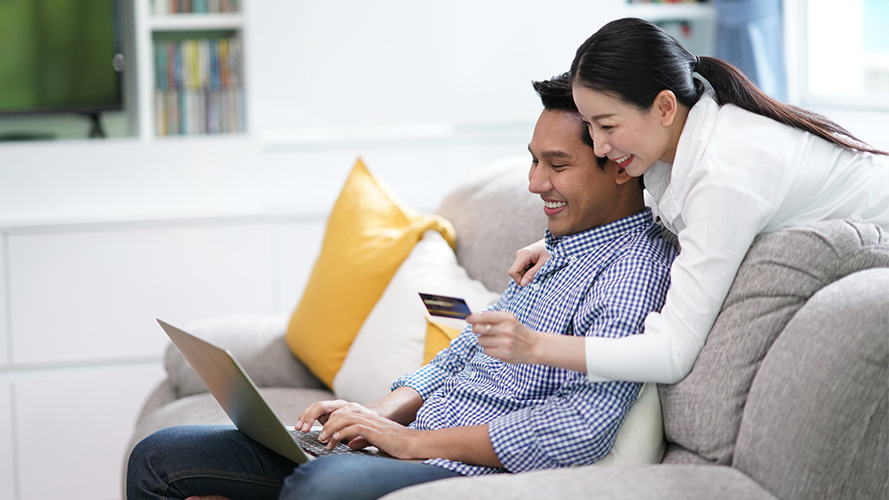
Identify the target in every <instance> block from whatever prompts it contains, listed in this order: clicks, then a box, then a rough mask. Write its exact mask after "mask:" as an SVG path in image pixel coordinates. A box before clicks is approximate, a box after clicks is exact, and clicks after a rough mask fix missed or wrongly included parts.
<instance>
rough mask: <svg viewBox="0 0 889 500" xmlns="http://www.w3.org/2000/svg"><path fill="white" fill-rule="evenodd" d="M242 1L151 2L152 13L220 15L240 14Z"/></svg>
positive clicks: (173, 0) (191, 0)
mask: <svg viewBox="0 0 889 500" xmlns="http://www.w3.org/2000/svg"><path fill="white" fill-rule="evenodd" d="M240 11H241V0H151V13H152V14H156V15H163V14H218V13H225V12H240Z"/></svg>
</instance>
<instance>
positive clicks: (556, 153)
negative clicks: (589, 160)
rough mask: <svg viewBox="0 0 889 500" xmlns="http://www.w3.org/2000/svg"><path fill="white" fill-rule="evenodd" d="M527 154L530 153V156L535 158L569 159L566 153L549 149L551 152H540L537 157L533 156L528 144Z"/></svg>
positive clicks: (569, 156)
mask: <svg viewBox="0 0 889 500" xmlns="http://www.w3.org/2000/svg"><path fill="white" fill-rule="evenodd" d="M528 152H529V153H531V156H535V157H538V156H539V157H540V158H559V159H562V158H568V159H570V158H571V155H570V154H568V153H566V152H565V151H562V150H561V149H551V150H547V151H542V152H541V153H540V154H539V155H536V154H534V152H533V151H531V145H530V144H528Z"/></svg>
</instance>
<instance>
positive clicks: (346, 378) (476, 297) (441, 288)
mask: <svg viewBox="0 0 889 500" xmlns="http://www.w3.org/2000/svg"><path fill="white" fill-rule="evenodd" d="M504 272H505V271H504ZM420 292H429V293H435V294H439V295H448V296H452V297H463V298H464V299H466V303H467V304H469V308H470V310H472V311H480V310H482V309H484V308H486V307H488V306H489V305H491V304H492V303H494V302H495V301H496V300H497V299H498V298H499V297H500V294H499V293H495V292H491V291H489V290H488V289H487V288H485V286H484V285H482V284H481V283H480V282H478V281H475V280H473V279H471V278H469V276H468V275H467V274H466V271H465V270H464V269H463V268H462V267H460V265H459V264H457V257H456V256H455V255H454V251H453V250H452V249H451V247H450V246H448V244H447V242H445V240H444V238H442V237H441V235H440V234H439V233H438V232H436V231H427V232H426V233H425V234H424V235H423V239H422V240H420V241H419V242H418V243H417V245H416V246H415V247H414V249H413V251H411V253H410V255H408V257H407V259H405V260H404V262H402V264H401V266H400V267H399V268H398V271H396V273H395V275H394V276H392V280H391V281H390V282H389V285H388V286H387V287H386V290H385V291H384V292H383V295H382V297H380V300H379V301H378V302H377V304H376V305H375V306H374V308H373V310H372V311H371V313H370V314H369V315H368V317H367V319H366V320H365V321H364V324H362V326H361V329H360V330H359V331H358V336H356V337H355V340H354V341H353V342H352V346H351V347H350V348H349V353H348V354H347V355H346V359H345V361H343V365H342V367H341V368H340V370H339V372H337V374H336V377H334V379H333V389H334V392H335V393H336V395H337V397H340V398H343V399H345V400H348V401H355V402H359V403H369V402H371V401H375V400H377V399H379V398H381V397H383V396H385V395H386V394H388V393H389V387H390V386H391V384H392V382H394V381H395V379H396V378H398V377H400V376H402V375H404V374H406V373H410V372H412V371H414V370H416V369H417V368H420V367H421V366H422V364H423V350H424V347H425V343H426V330H427V323H426V315H427V312H426V307H425V306H424V305H423V301H422V300H420V296H419V293H420ZM344 306H345V305H344ZM435 321H437V322H440V323H447V324H448V325H449V326H452V325H453V321H454V320H449V321H446V320H445V319H444V318H435ZM460 323H462V324H463V325H465V323H464V322H462V320H460ZM457 326H459V323H458V325H457Z"/></svg>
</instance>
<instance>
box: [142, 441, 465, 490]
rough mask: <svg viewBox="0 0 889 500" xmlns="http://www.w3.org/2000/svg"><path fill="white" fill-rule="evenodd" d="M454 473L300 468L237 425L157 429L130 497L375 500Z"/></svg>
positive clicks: (407, 466) (383, 463)
mask: <svg viewBox="0 0 889 500" xmlns="http://www.w3.org/2000/svg"><path fill="white" fill-rule="evenodd" d="M456 476H459V474H457V473H455V472H451V471H449V470H447V469H443V468H441V467H436V466H431V465H424V464H420V463H417V462H409V461H403V460H396V459H390V458H381V457H374V456H366V455H338V456H328V457H321V458H319V459H317V460H313V461H311V462H308V463H307V464H304V465H302V466H299V467H297V465H296V464H295V463H293V462H291V461H290V460H288V459H286V458H283V457H281V456H280V455H278V454H277V453H274V452H272V451H270V450H268V449H267V448H265V447H264V446H262V445H260V444H258V443H256V442H255V441H253V440H252V439H250V438H248V437H247V436H245V435H244V434H242V433H241V432H239V431H238V430H237V429H235V428H234V427H231V426H182V427H172V428H169V429H164V430H161V431H158V432H157V433H155V434H153V435H151V436H149V437H148V438H146V439H145V440H143V441H142V442H141V443H139V445H138V446H137V447H136V449H135V450H133V453H132V455H131V456H130V463H129V468H128V477H127V493H128V498H130V499H138V498H157V497H168V498H186V497H188V496H190V495H219V494H222V495H225V496H228V497H231V498H239V497H246V498H270V499H274V498H279V496H280V498H283V499H291V498H292V499H295V498H309V497H307V496H305V495H306V492H311V493H312V494H313V495H317V496H318V497H319V498H321V497H323V498H338V497H339V496H342V497H343V498H346V497H348V498H377V497H379V496H382V495H384V494H386V493H388V492H390V491H394V490H396V489H399V488H403V487H406V486H409V485H412V484H419V483H422V482H426V481H432V480H436V479H442V478H446V477H456ZM282 487H283V491H282ZM146 490H147V492H146ZM152 495H154V496H152Z"/></svg>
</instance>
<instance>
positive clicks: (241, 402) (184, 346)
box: [157, 319, 387, 464]
mask: <svg viewBox="0 0 889 500" xmlns="http://www.w3.org/2000/svg"><path fill="white" fill-rule="evenodd" d="M157 322H158V323H159V324H160V325H161V328H163V329H164V332H166V333H167V336H168V337H170V340H172V341H173V344H175V345H176V347H177V348H178V349H179V352H181V353H182V355H183V356H185V359H186V360H187V361H188V363H189V364H190V365H191V366H192V368H194V371H195V372H197V374H198V376H199V377H200V378H201V380H203V381H204V384H205V385H206V386H207V388H208V389H210V393H211V394H213V397H214V398H216V401H217V402H218V403H219V405H220V406H222V409H223V410H225V413H226V414H228V417H229V418H230V419H231V421H232V422H233V423H234V424H235V427H237V428H238V430H239V431H241V432H242V433H244V434H245V435H246V436H247V437H249V438H251V439H253V440H254V441H256V442H258V443H260V444H262V445H263V446H265V447H266V448H268V449H270V450H272V451H274V452H276V453H278V454H279V455H281V456H283V457H285V458H288V459H290V460H292V461H294V462H296V463H298V464H302V463H305V462H308V461H309V460H313V459H314V458H315V457H316V456H319V455H329V454H344V453H351V454H363V455H373V454H378V453H377V452H375V451H373V450H375V448H371V449H365V450H353V449H351V448H349V447H348V446H347V445H345V444H343V443H338V444H337V446H336V448H334V449H333V450H328V449H327V446H326V445H324V444H323V443H321V442H320V441H318V437H317V436H318V433H319V432H320V427H313V429H312V432H309V433H304V432H301V431H297V430H295V429H292V428H291V429H288V428H287V427H285V426H284V423H283V422H282V421H281V419H280V418H278V415H277V414H276V413H275V411H274V410H272V407H271V406H269V404H268V403H267V402H266V400H265V398H263V396H262V394H261V393H260V392H259V389H257V387H256V384H254V383H253V380H251V379H250V377H249V376H248V375H247V372H245V371H244V368H243V367H242V366H241V364H240V363H238V361H237V360H236V359H235V358H234V356H232V353H231V352H230V351H228V350H226V349H221V348H219V347H216V346H215V345H213V344H211V343H209V342H207V341H204V340H201V339H199V338H197V337H195V336H194V335H191V334H190V333H187V332H185V331H183V330H180V329H179V328H176V327H175V326H173V325H170V324H169V323H166V322H164V321H161V320H160V319H158V320H157ZM380 456H387V455H385V454H380Z"/></svg>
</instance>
